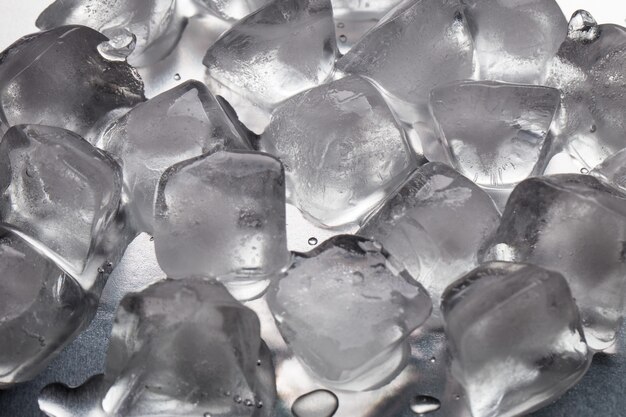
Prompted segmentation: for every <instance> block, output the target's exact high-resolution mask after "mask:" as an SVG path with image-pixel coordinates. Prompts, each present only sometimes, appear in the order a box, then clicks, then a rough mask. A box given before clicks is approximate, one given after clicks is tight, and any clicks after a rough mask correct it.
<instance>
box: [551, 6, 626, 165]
mask: <svg viewBox="0 0 626 417" xmlns="http://www.w3.org/2000/svg"><path fill="white" fill-rule="evenodd" d="M625 65H626V29H625V28H623V27H621V26H617V25H597V23H596V21H595V20H594V19H593V17H592V16H591V15H590V14H589V13H587V12H585V11H583V10H580V11H578V12H576V13H575V14H574V16H573V17H572V20H571V22H570V27H569V34H568V36H567V39H566V40H565V42H564V43H563V45H561V49H560V50H559V52H558V55H557V57H556V58H555V59H554V60H553V62H552V65H551V66H550V68H549V71H548V78H547V81H546V84H547V85H550V86H553V87H556V88H559V89H561V91H562V96H563V104H562V110H561V112H560V115H559V117H558V119H557V122H558V124H557V126H556V129H555V132H556V133H558V135H557V139H558V144H559V146H560V147H562V148H563V152H562V153H561V154H559V155H558V156H562V155H564V156H566V157H567V158H568V159H571V160H573V161H574V163H573V164H572V165H574V166H575V167H576V168H575V171H574V172H578V171H579V170H580V169H581V168H584V169H586V170H591V169H593V168H594V167H595V166H596V165H598V164H600V163H601V162H602V161H603V160H604V159H606V158H608V157H609V156H611V155H612V154H614V153H615V152H617V151H619V150H621V149H622V148H623V147H624V146H625V144H626V142H625V141H624V135H623V132H624V131H625V130H626V85H625V83H624V79H623V75H622V71H623V68H624V66H625Z"/></svg>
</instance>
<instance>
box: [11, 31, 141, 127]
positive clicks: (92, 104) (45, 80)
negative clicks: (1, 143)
mask: <svg viewBox="0 0 626 417" xmlns="http://www.w3.org/2000/svg"><path fill="white" fill-rule="evenodd" d="M106 40H107V38H106V37H105V36H103V35H101V34H100V33H98V32H96V31H95V30H92V29H89V28H86V27H82V26H65V27H61V28H57V29H53V30H50V31H48V32H43V33H36V34H33V35H29V36H26V37H24V38H22V39H20V40H19V41H17V42H16V43H14V44H13V45H11V46H10V47H9V48H8V49H6V50H5V51H4V52H3V53H2V54H1V55H0V106H1V111H0V121H1V123H2V124H6V125H7V126H13V125H19V124H41V125H49V126H57V127H62V128H65V129H68V130H71V131H73V132H75V133H78V134H79V135H81V136H83V137H85V136H86V135H87V134H88V132H89V131H90V130H91V129H92V128H93V126H94V125H95V124H97V122H98V121H99V120H100V119H102V118H103V117H105V116H106V115H107V113H109V112H111V111H113V110H115V109H119V108H128V107H132V106H134V105H135V104H137V103H139V102H141V101H143V100H144V95H143V84H142V82H141V79H140V78H139V76H138V75H137V73H136V72H135V70H134V69H133V68H132V67H130V66H129V65H128V64H127V63H126V62H115V61H109V60H107V59H105V58H104V57H102V56H101V55H100V53H99V52H98V45H99V44H101V43H102V42H104V41H106Z"/></svg>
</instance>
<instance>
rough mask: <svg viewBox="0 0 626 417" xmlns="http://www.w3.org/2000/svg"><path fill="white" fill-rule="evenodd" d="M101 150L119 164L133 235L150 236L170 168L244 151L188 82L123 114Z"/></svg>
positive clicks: (218, 112)
mask: <svg viewBox="0 0 626 417" xmlns="http://www.w3.org/2000/svg"><path fill="white" fill-rule="evenodd" d="M100 142H101V146H102V148H103V149H105V150H107V151H108V152H110V153H111V154H112V155H113V156H114V157H116V158H117V159H118V160H119V161H120V164H121V165H122V171H123V175H124V189H125V193H126V194H127V195H128V199H129V205H130V213H131V216H132V220H133V222H134V225H135V227H136V229H137V230H139V231H144V232H148V233H152V232H153V229H154V200H155V197H156V189H157V185H158V183H159V179H160V178H161V175H163V173H164V172H165V170H166V169H167V168H169V167H170V166H172V165H174V164H176V163H179V162H182V161H185V160H187V159H190V158H194V157H196V156H200V155H202V154H205V153H208V152H213V151H215V150H220V149H250V148H251V145H250V144H249V143H247V141H246V140H245V139H244V138H242V137H241V135H240V134H239V132H238V131H237V129H236V128H235V125H234V124H233V123H232V122H231V120H230V119H229V118H228V116H227V115H226V113H225V112H224V110H223V108H222V107H221V105H220V104H219V103H218V101H217V100H216V99H215V97H214V96H213V95H212V94H211V93H210V92H209V90H208V89H207V88H206V86H205V85H204V84H202V83H200V82H198V81H189V82H186V83H184V84H181V85H179V86H177V87H174V88H173V89H171V90H168V91H166V92H164V93H162V94H160V95H158V96H156V97H154V98H152V99H150V100H148V101H147V102H145V103H142V104H140V105H138V106H137V107H135V108H134V109H132V110H131V111H130V112H128V113H126V114H125V115H124V116H122V117H121V118H120V119H119V120H117V121H115V122H114V123H113V124H112V125H110V126H109V127H108V128H107V130H106V131H105V132H104V134H103V137H102V138H101V141H100Z"/></svg>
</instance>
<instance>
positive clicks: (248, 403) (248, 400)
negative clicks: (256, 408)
mask: <svg viewBox="0 0 626 417" xmlns="http://www.w3.org/2000/svg"><path fill="white" fill-rule="evenodd" d="M243 405H245V406H246V407H252V406H253V405H254V401H252V400H251V399H249V398H246V399H245V401H244V402H243Z"/></svg>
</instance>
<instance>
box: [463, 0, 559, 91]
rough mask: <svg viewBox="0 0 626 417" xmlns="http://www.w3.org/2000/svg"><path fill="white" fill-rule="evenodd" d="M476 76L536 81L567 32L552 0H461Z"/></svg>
mask: <svg viewBox="0 0 626 417" xmlns="http://www.w3.org/2000/svg"><path fill="white" fill-rule="evenodd" d="M464 3H465V4H466V6H467V8H466V12H465V13H466V15H467V20H468V21H469V23H470V27H471V30H472V36H473V38H474V45H475V47H476V58H477V60H478V64H479V71H478V72H479V74H478V76H479V77H480V79H482V80H499V81H507V82H513V83H526V84H540V83H542V81H543V80H544V79H545V68H546V66H547V65H548V62H549V61H550V60H551V59H552V58H553V57H554V55H556V53H557V51H558V49H559V46H560V45H561V43H562V42H563V40H564V39H565V36H566V35H567V20H566V19H565V16H564V15H563V12H562V11H561V8H560V7H559V4H558V3H557V2H556V1H555V0H524V1H512V0H504V1H503V0H464Z"/></svg>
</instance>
